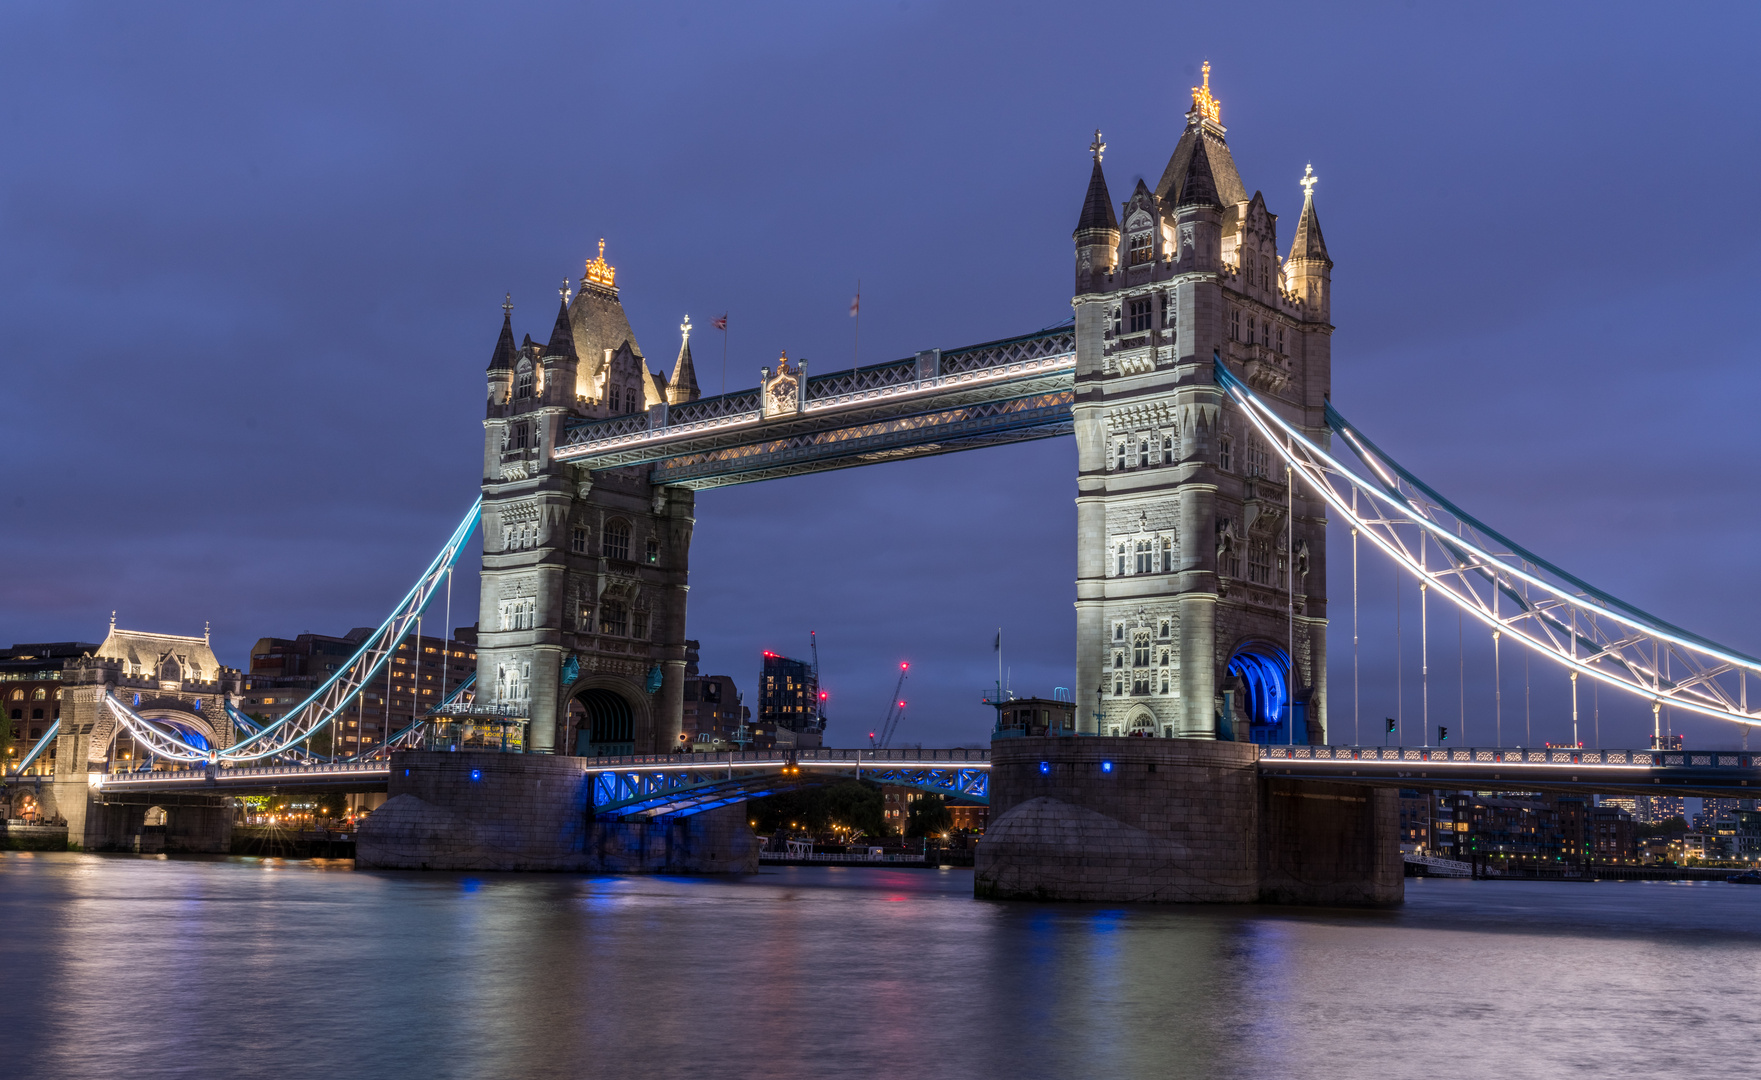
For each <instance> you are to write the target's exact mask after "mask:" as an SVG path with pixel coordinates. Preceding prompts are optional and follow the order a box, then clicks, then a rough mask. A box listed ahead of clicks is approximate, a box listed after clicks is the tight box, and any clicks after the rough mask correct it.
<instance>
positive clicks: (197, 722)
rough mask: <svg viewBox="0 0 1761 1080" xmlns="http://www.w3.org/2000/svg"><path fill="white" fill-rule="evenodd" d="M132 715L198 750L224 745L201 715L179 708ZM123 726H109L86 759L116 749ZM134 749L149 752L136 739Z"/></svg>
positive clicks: (97, 758)
mask: <svg viewBox="0 0 1761 1080" xmlns="http://www.w3.org/2000/svg"><path fill="white" fill-rule="evenodd" d="M136 715H138V716H140V718H141V719H143V720H151V721H152V722H153V724H154V725H155V726H157V727H159V728H162V729H166V730H169V731H172V732H175V733H176V734H177V736H178V737H179V738H181V739H182V740H183V741H184V742H186V743H188V744H189V745H191V746H193V747H195V748H196V749H198V750H210V749H214V750H217V749H220V748H221V747H222V746H224V745H225V742H224V741H223V740H222V739H221V737H220V733H219V732H218V731H216V730H215V729H214V725H213V724H212V723H211V722H210V721H209V720H208V719H207V718H205V717H202V716H198V715H197V714H195V713H192V712H185V711H184V710H182V709H142V710H140V711H139V712H138V713H137V714H136ZM123 730H124V729H123V726H122V725H121V724H117V725H115V726H113V727H112V728H111V729H110V738H109V740H108V741H106V742H105V743H104V745H103V746H101V747H100V746H96V745H94V746H93V747H91V749H90V754H91V755H92V756H91V758H90V760H92V761H103V760H107V759H109V758H110V757H111V756H112V755H113V754H114V753H115V752H116V739H117V737H118V736H120V735H121V734H122V733H123ZM135 745H136V749H137V750H140V751H143V752H150V751H149V750H147V748H146V747H144V746H143V745H142V744H141V743H140V742H139V740H137V741H136V744H135Z"/></svg>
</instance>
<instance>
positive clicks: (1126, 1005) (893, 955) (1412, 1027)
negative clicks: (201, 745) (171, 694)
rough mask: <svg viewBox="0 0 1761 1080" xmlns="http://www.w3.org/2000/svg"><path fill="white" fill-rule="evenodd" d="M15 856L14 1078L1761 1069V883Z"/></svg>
mask: <svg viewBox="0 0 1761 1080" xmlns="http://www.w3.org/2000/svg"><path fill="white" fill-rule="evenodd" d="M351 867H352V864H351V863H348V862H325V861H304V862H295V861H286V862H284V861H277V860H256V859H240V858H214V859H198V858H178V859H167V858H163V857H129V856H98V855H80V854H62V853H56V854H31V853H21V852H10V853H3V854H0V926H3V927H4V931H3V936H0V949H3V950H4V954H3V957H0V990H3V992H4V1001H5V1009H6V1017H7V1020H6V1024H5V1027H4V1030H5V1036H4V1044H3V1048H0V1075H4V1076H8V1077H32V1078H59V1077H80V1078H88V1077H92V1078H95V1077H122V1076H126V1077H162V1076H213V1077H308V1076H310V1077H401V1076H412V1077H626V1076H628V1077H784V1078H794V1077H825V1076H885V1077H900V1078H911V1077H1042V1076H1043V1077H1277V1078H1292V1077H1305V1078H1306V1077H1383V1076H1387V1077H1458V1076H1459V1077H1555V1076H1596V1077H1608V1076H1659V1075H1661V1076H1671V1077H1690V1076H1691V1077H1715V1076H1750V1075H1753V1073H1754V1071H1755V1063H1756V1055H1757V1051H1758V1049H1761V888H1755V887H1744V886H1736V885H1726V884H1722V883H1712V884H1665V883H1638V882H1628V883H1614V882H1604V883H1595V884H1582V883H1538V882H1467V881H1446V880H1417V881H1409V882H1408V888H1407V903H1406V905H1405V906H1404V907H1402V908H1400V909H1398V910H1392V911H1378V912H1358V911H1339V910H1324V911H1323V910H1301V909H1290V908H1267V907H1181V908H1172V907H1142V906H1104V905H1036V904H1004V903H987V902H979V901H975V900H973V899H972V897H971V892H972V875H971V871H969V870H939V871H936V870H874V869H853V868H851V869H846V868H819V867H812V868H778V869H774V870H766V871H765V872H764V873H761V874H759V875H756V876H754V877H750V878H746V879H743V880H713V879H686V878H655V877H625V878H585V877H575V876H562V875H555V876H532V875H525V876H515V875H491V874H479V875H461V874H393V873H378V872H363V871H355V870H353V869H352V868H351Z"/></svg>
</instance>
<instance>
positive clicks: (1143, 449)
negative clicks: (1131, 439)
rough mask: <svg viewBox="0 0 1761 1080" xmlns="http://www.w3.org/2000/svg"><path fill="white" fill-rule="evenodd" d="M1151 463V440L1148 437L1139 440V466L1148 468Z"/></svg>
mask: <svg viewBox="0 0 1761 1080" xmlns="http://www.w3.org/2000/svg"><path fill="white" fill-rule="evenodd" d="M1149 465H1150V441H1149V439H1148V438H1142V439H1139V440H1137V467H1138V468H1140V469H1147V468H1149Z"/></svg>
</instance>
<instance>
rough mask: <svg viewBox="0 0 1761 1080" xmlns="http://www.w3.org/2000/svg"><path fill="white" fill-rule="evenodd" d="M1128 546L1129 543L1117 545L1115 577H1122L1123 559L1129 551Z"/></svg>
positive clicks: (1123, 569) (1123, 570)
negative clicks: (1117, 568)
mask: <svg viewBox="0 0 1761 1080" xmlns="http://www.w3.org/2000/svg"><path fill="white" fill-rule="evenodd" d="M1130 546H1131V545H1129V544H1120V545H1119V572H1118V574H1117V575H1115V576H1117V577H1124V576H1125V560H1126V558H1127V556H1128V555H1129V554H1130V551H1129V549H1130Z"/></svg>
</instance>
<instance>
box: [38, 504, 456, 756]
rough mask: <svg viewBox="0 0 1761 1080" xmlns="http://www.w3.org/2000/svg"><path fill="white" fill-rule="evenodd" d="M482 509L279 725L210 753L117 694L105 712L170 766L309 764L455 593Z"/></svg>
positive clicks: (251, 730) (253, 729)
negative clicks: (323, 735) (313, 751)
mask: <svg viewBox="0 0 1761 1080" xmlns="http://www.w3.org/2000/svg"><path fill="white" fill-rule="evenodd" d="M482 505H483V504H482V500H481V499H479V500H478V501H477V502H476V503H474V504H473V505H472V506H471V510H470V512H469V513H467V514H466V515H465V516H464V519H463V520H461V521H460V522H459V525H458V528H456V529H454V530H453V534H452V537H451V538H450V539H449V540H448V541H447V543H446V546H445V547H443V548H441V549H440V553H439V554H437V555H436V556H434V560H433V561H432V562H430V563H429V564H428V569H427V570H425V571H424V572H423V574H422V576H421V578H420V579H418V580H417V582H416V584H415V586H414V587H413V588H412V589H410V591H409V592H408V593H406V594H405V595H404V598H403V600H402V601H400V602H399V603H398V606H397V607H396V609H394V610H393V611H392V613H391V615H390V616H389V617H388V618H387V619H386V620H385V621H384V622H382V623H380V624H379V627H378V629H376V630H375V631H374V632H373V634H372V635H371V636H370V637H368V638H367V639H366V640H365V641H363V642H362V643H361V646H360V648H359V649H357V650H356V651H355V654H354V655H353V656H351V657H349V659H348V662H347V663H345V664H344V665H342V668H341V670H339V671H338V672H337V673H336V674H335V675H332V676H331V677H330V679H329V680H328V681H326V682H325V683H324V685H322V686H320V687H319V688H318V689H317V690H315V691H313V693H312V696H310V697H308V698H307V699H306V700H305V701H302V702H301V703H300V704H299V705H297V706H296V707H295V708H294V709H293V710H292V711H291V712H289V713H288V714H287V715H286V716H284V717H282V718H281V719H280V720H277V721H275V722H273V723H270V724H265V725H262V726H260V727H259V726H258V725H256V724H255V723H254V722H253V723H247V724H244V725H241V726H240V730H241V731H243V732H244V733H245V734H244V737H243V738H241V739H239V740H237V741H236V742H234V743H232V744H231V745H230V746H226V747H220V748H210V747H198V746H195V745H192V744H191V743H189V742H187V741H186V740H185V739H184V738H183V737H182V736H181V735H179V734H178V733H177V732H176V731H173V730H171V729H169V728H167V727H165V726H162V725H160V724H157V723H155V722H153V721H152V720H148V719H147V718H145V717H143V716H141V715H140V714H139V713H137V712H135V711H134V710H133V709H132V708H130V707H129V706H127V705H125V704H123V703H122V702H121V701H119V700H117V698H116V696H115V695H114V694H111V695H106V696H105V698H104V705H105V707H106V708H108V709H109V711H110V714H111V715H112V716H114V717H115V718H116V722H117V723H118V724H119V725H121V727H122V728H123V729H124V730H126V731H127V732H128V733H129V734H130V735H132V736H134V738H135V740H136V741H138V742H139V743H140V744H141V745H142V746H143V747H145V748H146V749H147V751H148V752H149V753H151V754H152V755H153V756H154V757H156V758H159V759H163V760H165V761H176V762H182V763H185V764H195V763H205V764H206V765H208V766H209V767H214V766H217V765H221V764H227V765H245V764H251V763H256V762H261V761H264V760H265V759H268V758H282V759H285V760H289V761H293V760H301V759H303V758H306V757H307V756H308V755H307V753H306V752H305V751H304V750H303V749H302V748H303V747H304V745H305V744H306V742H307V740H309V739H311V737H312V736H313V735H316V734H317V733H318V732H320V731H322V730H323V729H324V728H325V727H326V726H328V725H329V724H330V722H331V721H332V720H334V719H336V717H337V716H338V715H340V714H341V713H343V712H345V711H346V710H347V709H348V707H349V706H350V705H351V704H352V703H353V702H354V700H355V698H356V697H357V696H359V695H360V694H361V693H362V692H363V691H364V690H366V689H367V688H368V687H369V686H371V685H373V683H374V681H375V680H378V679H383V677H384V675H385V668H386V665H387V664H388V663H390V662H391V658H392V656H393V655H394V654H395V653H396V652H397V648H398V645H399V644H400V643H401V642H402V641H403V640H404V638H405V637H407V636H409V634H410V633H411V631H413V630H415V629H416V625H417V620H419V619H420V618H421V617H422V612H423V611H424V610H426V609H427V607H428V605H429V604H430V603H431V602H432V601H433V600H434V599H435V598H436V597H437V596H439V595H440V593H441V592H442V591H443V590H445V589H448V588H449V587H450V582H451V581H452V570H453V565H454V564H455V563H457V562H458V559H459V555H460V554H461V553H462V552H463V551H464V549H465V544H466V543H467V542H468V541H469V540H470V538H471V534H472V533H473V532H474V531H475V530H476V528H477V519H478V517H479V516H480V515H481V513H482ZM455 692H456V691H455ZM45 741H46V740H45Z"/></svg>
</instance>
